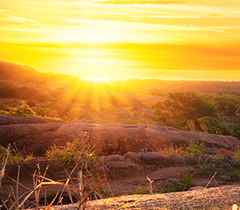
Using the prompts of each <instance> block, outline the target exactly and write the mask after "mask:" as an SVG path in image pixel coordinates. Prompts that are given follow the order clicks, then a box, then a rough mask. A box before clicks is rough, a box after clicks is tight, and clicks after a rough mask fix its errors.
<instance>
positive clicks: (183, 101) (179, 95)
mask: <svg viewBox="0 0 240 210" xmlns="http://www.w3.org/2000/svg"><path fill="white" fill-rule="evenodd" d="M163 107H164V108H165V109H167V110H169V111H170V112H171V115H172V119H173V120H175V121H176V122H177V123H179V122H183V121H188V120H196V119H197V118H200V117H204V116H208V117H214V118H217V109H216V107H215V106H213V105H211V104H209V103H207V102H204V101H203V100H202V99H201V98H200V97H199V96H198V95H196V94H195V93H191V92H173V93H169V95H168V98H167V100H165V101H164V102H163Z"/></svg>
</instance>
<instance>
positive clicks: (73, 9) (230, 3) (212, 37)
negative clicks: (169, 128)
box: [0, 0, 240, 80]
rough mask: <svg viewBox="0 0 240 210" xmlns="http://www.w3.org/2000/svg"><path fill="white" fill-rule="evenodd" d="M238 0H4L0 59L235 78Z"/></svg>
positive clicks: (65, 69)
mask: <svg viewBox="0 0 240 210" xmlns="http://www.w3.org/2000/svg"><path fill="white" fill-rule="evenodd" d="M239 37H240V1H239V0H121V1H120V0H80V1H72V0H55V1H54V0H53V1H49V0H48V1H47V0H41V1H39V0H34V1H33V0H21V1H19V0H8V1H1V4H0V59H4V60H7V61H11V62H16V63H23V64H28V65H33V66H35V67H37V68H38V69H40V70H42V69H45V70H52V71H55V72H61V73H69V74H75V75H78V76H85V77H86V76H87V77H141V78H144V77H151V78H161V79H190V80H196V79H201V80H240V38H239Z"/></svg>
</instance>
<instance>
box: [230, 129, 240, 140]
mask: <svg viewBox="0 0 240 210" xmlns="http://www.w3.org/2000/svg"><path fill="white" fill-rule="evenodd" d="M232 136H233V137H236V138H238V139H239V140H240V130H238V131H237V132H235V133H233V134H232Z"/></svg>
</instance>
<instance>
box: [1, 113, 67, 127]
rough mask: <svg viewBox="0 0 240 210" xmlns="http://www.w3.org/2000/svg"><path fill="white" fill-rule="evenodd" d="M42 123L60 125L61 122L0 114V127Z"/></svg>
mask: <svg viewBox="0 0 240 210" xmlns="http://www.w3.org/2000/svg"><path fill="white" fill-rule="evenodd" d="M42 123H62V120H57V119H50V118H45V117H20V116H14V115H7V114H0V125H11V124H42Z"/></svg>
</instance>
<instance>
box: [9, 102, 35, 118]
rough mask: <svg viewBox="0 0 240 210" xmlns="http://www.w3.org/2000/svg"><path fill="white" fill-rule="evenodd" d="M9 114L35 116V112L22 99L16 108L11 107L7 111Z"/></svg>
mask: <svg viewBox="0 0 240 210" xmlns="http://www.w3.org/2000/svg"><path fill="white" fill-rule="evenodd" d="M9 114H11V115H17V116H22V117H27V116H36V112H34V111H33V110H32V109H31V108H30V107H29V105H27V104H26V103H25V102H24V101H23V102H22V104H21V105H19V106H18V107H17V108H11V109H10V111H9Z"/></svg>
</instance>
